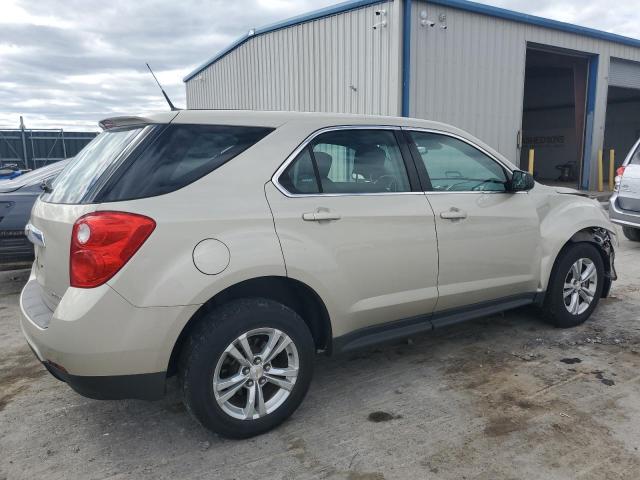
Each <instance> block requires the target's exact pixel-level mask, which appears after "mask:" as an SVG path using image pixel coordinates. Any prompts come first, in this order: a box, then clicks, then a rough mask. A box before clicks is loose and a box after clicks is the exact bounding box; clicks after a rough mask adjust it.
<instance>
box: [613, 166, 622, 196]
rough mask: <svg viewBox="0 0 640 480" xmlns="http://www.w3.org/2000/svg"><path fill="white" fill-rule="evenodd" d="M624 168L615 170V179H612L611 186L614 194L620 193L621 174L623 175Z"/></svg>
mask: <svg viewBox="0 0 640 480" xmlns="http://www.w3.org/2000/svg"><path fill="white" fill-rule="evenodd" d="M624 168H625V167H624V166H622V167H618V169H617V170H616V178H614V185H613V191H614V192H619V191H620V183H621V182H622V174H623V173H624Z"/></svg>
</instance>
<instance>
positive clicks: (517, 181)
mask: <svg viewBox="0 0 640 480" xmlns="http://www.w3.org/2000/svg"><path fill="white" fill-rule="evenodd" d="M535 185H536V182H535V180H534V179H533V175H531V174H530V173H529V172H523V171H522V170H514V171H513V173H512V175H511V181H510V182H509V191H510V192H527V191H529V190H531V189H532V188H533V187H535Z"/></svg>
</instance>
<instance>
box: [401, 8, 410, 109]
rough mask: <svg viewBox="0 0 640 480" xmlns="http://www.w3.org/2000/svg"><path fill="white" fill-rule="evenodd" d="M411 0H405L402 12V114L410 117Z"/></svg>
mask: <svg viewBox="0 0 640 480" xmlns="http://www.w3.org/2000/svg"><path fill="white" fill-rule="evenodd" d="M410 87H411V0H404V10H403V12H402V116H403V117H408V116H409V110H410V107H409V105H410V103H409V98H410V95H411V92H410Z"/></svg>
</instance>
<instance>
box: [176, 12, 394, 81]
mask: <svg viewBox="0 0 640 480" xmlns="http://www.w3.org/2000/svg"><path fill="white" fill-rule="evenodd" d="M384 1H385V0H349V1H347V2H343V3H338V4H337V5H331V6H330V7H326V8H322V9H320V10H315V11H313V12H310V13H306V14H304V15H298V16H297V17H291V18H289V19H287V20H283V21H282V22H276V23H272V24H271V25H267V26H266V27H260V28H256V29H255V30H254V31H253V33H252V34H250V33H246V34H244V35H243V36H242V37H240V38H239V39H237V40H236V41H235V42H233V43H232V44H231V45H229V46H228V47H227V48H225V49H224V50H222V51H221V52H218V53H217V54H216V55H214V56H213V57H211V58H210V59H209V60H207V61H206V62H204V63H203V64H201V65H200V66H198V67H196V69H195V70H193V71H192V72H191V73H189V74H188V75H187V76H186V77H184V78H183V79H182V81H183V82H187V81H189V80H191V79H192V78H193V77H195V76H196V75H197V74H199V73H200V72H201V71H203V70H204V69H205V68H207V67H209V66H211V65H213V64H214V63H216V62H217V61H218V60H220V59H221V58H222V57H224V56H226V55H227V54H229V53H230V52H232V51H233V50H235V49H236V48H238V47H239V46H240V45H242V44H243V43H245V42H246V41H247V40H249V39H250V38H252V37H255V36H257V35H264V34H265V33H270V32H275V31H276V30H282V29H283V28H287V27H291V26H293V25H299V24H301V23H306V22H311V21H313V20H317V19H319V18H324V17H329V16H331V15H336V14H338V13H343V12H348V11H350V10H356V9H358V8H363V7H368V6H369V5H374V4H376V3H383V2H384Z"/></svg>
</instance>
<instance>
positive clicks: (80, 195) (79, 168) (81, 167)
mask: <svg viewBox="0 0 640 480" xmlns="http://www.w3.org/2000/svg"><path fill="white" fill-rule="evenodd" d="M147 128H150V127H132V128H121V129H117V130H108V131H106V132H102V133H101V134H100V135H98V136H97V137H95V138H94V139H93V140H92V141H91V142H90V143H89V144H88V145H87V146H86V147H84V148H83V149H82V151H81V152H80V153H78V155H77V156H76V157H75V159H74V160H73V161H72V162H71V164H69V165H68V166H67V168H65V169H64V171H63V172H62V173H61V174H60V175H59V176H58V178H57V179H56V181H55V182H54V184H53V191H52V192H50V193H45V194H43V195H42V200H44V201H45V202H51V203H82V201H83V200H84V199H86V198H88V197H90V196H91V195H93V194H95V193H96V191H97V189H98V188H99V186H100V179H101V177H102V175H103V174H104V173H105V172H106V171H107V169H108V168H109V167H110V166H112V165H113V164H114V163H115V162H116V160H117V159H118V158H119V157H120V155H121V154H122V153H123V152H124V151H125V150H126V149H127V147H128V146H129V145H131V144H132V143H133V142H134V141H135V140H136V138H137V137H138V136H139V135H141V134H142V132H143V131H144V130H146V129H147Z"/></svg>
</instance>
